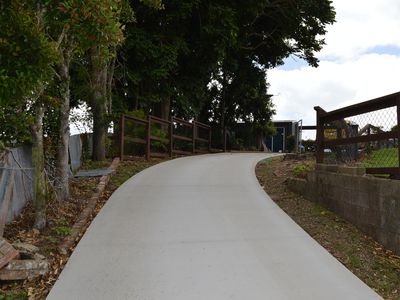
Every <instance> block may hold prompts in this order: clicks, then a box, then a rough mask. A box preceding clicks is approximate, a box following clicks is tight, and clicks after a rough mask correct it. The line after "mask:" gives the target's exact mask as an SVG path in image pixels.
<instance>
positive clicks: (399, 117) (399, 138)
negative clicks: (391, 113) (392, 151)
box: [397, 96, 400, 176]
mask: <svg viewBox="0 0 400 300" xmlns="http://www.w3.org/2000/svg"><path fill="white" fill-rule="evenodd" d="M397 149H398V150H397V151H398V160H399V161H398V167H399V169H398V170H397V172H398V175H397V176H400V96H397Z"/></svg>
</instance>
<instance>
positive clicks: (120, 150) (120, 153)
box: [119, 114, 125, 161]
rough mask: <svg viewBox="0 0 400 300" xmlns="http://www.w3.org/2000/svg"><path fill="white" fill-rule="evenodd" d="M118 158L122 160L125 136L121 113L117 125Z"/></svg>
mask: <svg viewBox="0 0 400 300" xmlns="http://www.w3.org/2000/svg"><path fill="white" fill-rule="evenodd" d="M119 126H120V127H119V131H120V133H119V143H120V144H119V159H120V160H121V161H123V160H124V142H125V141H124V137H125V115H124V114H122V115H121V120H120V125H119Z"/></svg>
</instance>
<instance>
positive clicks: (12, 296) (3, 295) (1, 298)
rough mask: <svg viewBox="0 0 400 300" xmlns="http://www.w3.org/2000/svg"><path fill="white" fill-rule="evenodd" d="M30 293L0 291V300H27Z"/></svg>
mask: <svg viewBox="0 0 400 300" xmlns="http://www.w3.org/2000/svg"><path fill="white" fill-rule="evenodd" d="M25 299H28V295H27V293H26V292H25V291H10V292H3V291H1V292H0V300H25Z"/></svg>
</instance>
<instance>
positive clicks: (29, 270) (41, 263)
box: [0, 260, 49, 280]
mask: <svg viewBox="0 0 400 300" xmlns="http://www.w3.org/2000/svg"><path fill="white" fill-rule="evenodd" d="M48 272H49V262H48V261H47V260H13V261H11V262H10V263H9V264H8V265H7V266H6V267H4V268H3V269H1V270H0V280H25V279H28V280H30V279H33V278H36V277H39V276H42V275H45V274H47V273H48Z"/></svg>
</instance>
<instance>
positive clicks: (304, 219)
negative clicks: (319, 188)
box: [256, 158, 400, 300]
mask: <svg viewBox="0 0 400 300" xmlns="http://www.w3.org/2000/svg"><path fill="white" fill-rule="evenodd" d="M296 166H297V167H296ZM303 166H305V168H303ZM312 166H313V160H312V159H309V160H301V161H300V160H283V159H282V158H275V159H272V160H268V161H263V162H261V163H259V164H258V165H257V167H256V175H257V178H258V179H259V181H260V184H261V185H262V186H263V187H264V189H265V191H266V192H267V193H268V194H269V195H270V196H271V198H272V199H273V200H274V201H275V202H276V203H277V204H278V205H279V206H280V207H281V208H282V209H283V210H284V211H285V212H286V213H287V214H288V215H289V216H290V217H291V218H292V219H293V220H294V221H295V222H296V223H297V224H299V225H300V226H301V227H302V228H303V229H304V230H305V231H307V232H308V233H309V234H310V235H311V236H312V237H313V238H314V239H315V240H316V241H317V242H318V243H319V244H321V245H322V246H323V247H324V248H325V249H327V250H328V251H329V252H330V253H331V254H332V255H333V256H334V257H336V259H338V260H339V261H340V262H341V263H342V264H344V265H345V266H346V267H347V268H348V269H349V270H350V271H351V272H353V273H354V274H355V275H356V276H358V277H359V278H360V279H361V280H362V281H364V282H365V283H366V284H367V285H368V286H370V287H371V288H372V289H374V290H375V291H376V292H377V293H378V294H380V295H381V296H382V297H383V298H384V299H390V300H395V299H396V300H400V257H398V256H396V255H394V254H393V253H392V252H391V251H387V250H385V249H384V247H383V246H382V245H380V244H378V243H377V242H375V241H374V240H373V239H372V238H370V237H368V236H367V235H365V234H364V233H362V232H361V231H359V230H358V229H357V228H356V227H355V226H353V225H352V224H350V223H349V222H347V221H346V220H344V219H342V218H341V217H339V216H337V215H336V214H334V213H333V212H330V211H329V210H327V209H326V208H324V207H322V206H319V205H317V204H315V203H313V202H310V201H308V200H306V199H304V198H303V197H301V196H300V195H298V194H295V193H292V192H291V191H290V190H289V189H288V188H287V185H286V180H287V178H288V177H293V176H304V174H302V173H299V172H296V170H301V169H308V168H310V167H312Z"/></svg>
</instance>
